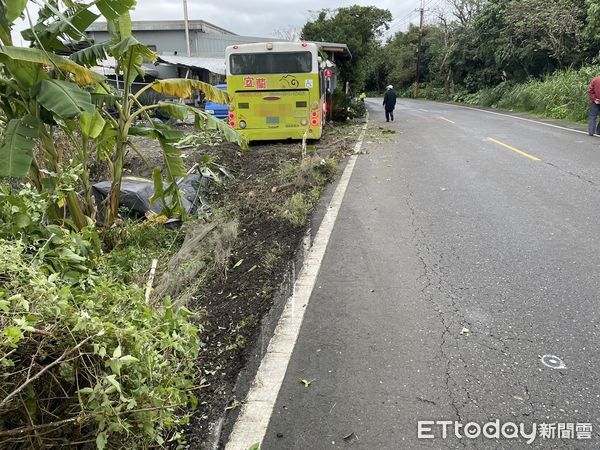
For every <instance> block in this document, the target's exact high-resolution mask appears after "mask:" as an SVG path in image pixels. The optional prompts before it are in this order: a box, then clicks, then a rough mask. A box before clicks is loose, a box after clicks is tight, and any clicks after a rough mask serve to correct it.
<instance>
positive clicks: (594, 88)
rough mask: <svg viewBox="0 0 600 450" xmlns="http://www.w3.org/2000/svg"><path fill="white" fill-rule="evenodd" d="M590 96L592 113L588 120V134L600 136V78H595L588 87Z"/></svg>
mask: <svg viewBox="0 0 600 450" xmlns="http://www.w3.org/2000/svg"><path fill="white" fill-rule="evenodd" d="M588 95H589V96H590V113H589V118H588V134H589V135H590V136H593V135H594V134H600V127H598V115H600V76H598V77H595V78H594V79H593V80H592V81H591V83H590V85H589V86H588Z"/></svg>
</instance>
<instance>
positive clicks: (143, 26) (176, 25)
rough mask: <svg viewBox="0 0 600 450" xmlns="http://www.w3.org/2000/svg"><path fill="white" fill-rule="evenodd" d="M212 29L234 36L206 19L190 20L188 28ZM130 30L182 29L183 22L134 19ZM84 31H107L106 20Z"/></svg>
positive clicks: (231, 32) (183, 26)
mask: <svg viewBox="0 0 600 450" xmlns="http://www.w3.org/2000/svg"><path fill="white" fill-rule="evenodd" d="M205 28H206V29H212V30H214V31H217V32H219V33H224V34H228V35H233V36H235V35H236V34H235V33H234V32H233V31H229V30H226V29H225V28H221V27H219V26H218V25H215V24H212V23H210V22H207V21H206V20H190V21H189V29H190V30H204V29H205ZM131 29H132V31H134V32H135V31H162V30H184V29H185V22H184V21H183V20H134V21H133V22H131ZM86 31H107V24H106V22H102V21H98V22H94V23H93V24H91V25H90V26H89V27H88V28H87V30H86Z"/></svg>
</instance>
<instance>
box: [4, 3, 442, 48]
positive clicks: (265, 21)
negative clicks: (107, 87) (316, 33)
mask: <svg viewBox="0 0 600 450" xmlns="http://www.w3.org/2000/svg"><path fill="white" fill-rule="evenodd" d="M420 3H421V0H380V1H374V0H354V1H342V0H304V1H296V0H293V1H289V0H213V1H206V0H188V11H189V18H190V20H193V19H203V20H206V21H207V22H211V23H213V24H215V25H218V26H220V27H222V28H225V29H227V30H229V31H232V32H234V33H236V34H240V35H244V36H258V37H281V36H280V35H278V33H277V31H289V30H291V29H295V30H300V29H301V28H302V26H303V25H304V24H305V23H306V22H307V21H308V20H309V19H310V18H311V17H313V13H314V12H316V11H320V10H321V9H324V8H328V9H336V8H343V7H347V6H351V5H356V4H358V5H361V6H376V7H378V8H381V9H388V10H389V11H390V12H391V13H392V22H391V23H390V25H391V28H390V31H389V34H392V33H394V32H396V31H405V30H406V29H408V26H409V24H410V23H411V22H412V23H414V24H417V23H418V21H419V13H418V11H417V10H418V8H419V6H420ZM424 3H425V9H426V11H427V12H426V14H425V18H426V19H425V20H426V22H427V20H428V18H429V17H433V16H434V15H435V11H436V10H438V9H439V8H440V7H441V6H442V5H444V4H445V3H446V0H425V1H424ZM36 9H37V8H35V7H33V6H31V5H30V12H31V14H32V16H34V17H35V15H37V12H36ZM133 19H134V20H175V19H183V0H138V1H137V7H136V9H135V10H134V11H133ZM25 28H28V26H27V24H26V22H24V21H20V23H17V24H16V26H15V28H14V30H13V39H14V42H15V45H23V44H24V43H23V42H22V39H21V37H20V35H19V33H20V31H21V30H23V29H25Z"/></svg>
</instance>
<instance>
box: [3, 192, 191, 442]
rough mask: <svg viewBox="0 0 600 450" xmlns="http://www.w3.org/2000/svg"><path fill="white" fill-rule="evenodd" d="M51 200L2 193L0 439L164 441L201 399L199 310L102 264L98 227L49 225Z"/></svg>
mask: <svg viewBox="0 0 600 450" xmlns="http://www.w3.org/2000/svg"><path fill="white" fill-rule="evenodd" d="M47 206H48V202H47V200H46V199H45V198H44V197H43V196H40V195H39V194H36V193H35V192H34V191H32V190H31V188H29V187H25V188H23V189H22V190H21V191H19V192H17V193H16V194H13V193H11V191H10V190H9V189H8V188H6V187H2V188H1V189H0V377H1V379H2V383H1V384H0V442H2V443H3V444H6V445H12V446H13V447H14V448H22V447H32V446H33V447H40V448H41V447H49V446H54V447H66V446H68V445H70V444H72V443H74V442H95V443H96V445H97V447H98V448H101V449H102V448H105V447H107V448H140V447H142V448H148V447H150V446H155V445H157V444H158V445H162V444H163V443H164V442H165V439H173V438H175V437H176V436H177V432H176V429H177V427H179V426H180V425H182V424H184V423H185V422H186V420H187V414H186V410H187V409H186V407H189V406H194V405H195V403H196V400H195V398H194V397H193V395H191V394H190V393H191V392H193V387H194V374H195V370H194V363H195V361H196V359H197V355H198V351H199V342H198V336H197V335H198V328H197V327H196V326H194V325H193V324H192V317H191V313H190V312H189V311H188V310H187V309H185V308H179V309H175V308H173V306H172V305H171V304H170V301H169V300H168V299H167V300H165V301H164V302H163V303H162V304H160V305H148V304H146V300H145V296H144V291H143V289H142V288H140V287H137V286H135V285H131V286H127V285H125V284H124V283H122V282H119V281H118V280H115V279H114V278H109V277H107V276H106V275H104V274H102V273H101V272H99V271H98V270H97V268H96V265H97V264H99V263H101V260H102V255H101V253H100V250H99V246H95V245H94V244H93V242H95V241H98V236H97V235H96V232H95V229H94V228H93V226H92V225H90V226H89V227H88V228H87V229H86V230H84V231H83V232H82V233H75V232H72V231H69V230H66V229H64V228H60V227H58V226H54V225H47V218H46V216H45V209H46V208H47ZM149 236H150V234H148V236H146V237H145V236H143V235H142V233H139V234H136V236H135V237H134V238H131V241H135V240H136V239H138V240H139V241H138V244H139V245H144V244H147V243H148V242H149V241H147V240H146V239H149ZM32 424H35V427H32Z"/></svg>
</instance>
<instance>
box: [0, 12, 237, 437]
mask: <svg viewBox="0 0 600 450" xmlns="http://www.w3.org/2000/svg"><path fill="white" fill-rule="evenodd" d="M34 5H35V6H37V7H39V8H40V9H39V14H38V17H37V20H36V21H34V18H32V17H31V16H30V10H33V9H34V8H33V7H34ZM134 6H135V0H94V1H91V0H88V1H72V0H36V1H31V2H29V1H27V0H0V11H1V12H2V14H0V135H1V136H2V142H1V143H0V379H1V380H2V382H1V383H0V442H1V443H2V445H1V446H2V447H3V448H5V447H12V448H48V447H58V448H63V447H66V446H70V445H78V444H86V443H90V444H95V445H96V446H97V447H98V448H100V449H102V448H105V447H108V448H148V447H152V446H157V445H163V444H164V443H165V442H166V441H167V440H173V441H178V440H179V435H178V428H179V427H180V425H182V424H184V423H185V422H186V420H187V415H188V413H189V411H190V407H194V406H195V404H196V399H195V396H194V392H195V389H196V388H195V384H194V382H195V372H196V371H195V370H193V366H194V364H195V363H196V359H197V356H198V352H199V348H200V341H199V336H198V332H199V326H198V325H197V324H196V321H195V319H194V317H193V315H192V314H191V313H190V312H189V311H188V310H187V309H186V308H185V307H183V306H180V305H179V306H178V307H177V308H175V307H174V306H173V305H172V304H171V301H170V300H169V298H168V297H166V296H163V297H157V298H152V297H151V296H150V295H149V294H150V291H148V295H145V292H144V289H143V288H141V287H140V286H139V283H137V282H138V281H142V282H144V283H145V279H146V278H147V276H144V273H145V272H146V271H147V270H148V266H149V263H150V261H149V259H150V258H152V257H157V254H160V253H161V252H163V251H164V250H165V248H169V247H172V245H173V244H176V242H177V241H178V240H179V239H180V237H179V234H178V233H174V235H173V234H172V233H171V232H170V231H169V230H166V228H164V227H163V226H162V225H160V224H158V223H157V222H153V221H148V222H146V223H145V224H144V225H140V224H129V225H128V224H127V223H124V221H123V220H121V218H120V217H119V214H120V210H119V205H120V202H119V196H120V187H121V182H122V179H123V174H124V157H125V152H126V151H127V150H128V149H129V150H131V151H138V150H137V149H136V148H135V145H134V142H133V140H132V139H130V137H131V136H132V135H141V136H146V137H148V138H152V139H155V140H157V141H158V142H159V143H160V147H161V149H162V152H163V165H162V167H161V168H158V167H157V168H154V170H153V173H152V175H153V181H154V197H153V200H159V199H160V200H162V203H163V205H164V211H163V212H164V213H165V214H168V215H173V216H177V217H180V218H185V215H186V211H185V209H184V207H183V205H182V200H181V193H180V189H179V187H178V182H179V181H180V178H181V177H183V176H185V175H186V167H185V164H184V160H183V157H182V152H181V150H180V149H179V148H178V147H177V144H178V143H180V142H181V140H182V138H183V137H184V135H183V133H181V132H180V131H177V130H173V129H172V128H170V127H169V126H168V125H166V124H164V123H162V122H160V121H155V120H153V117H151V114H152V113H153V111H156V110H162V111H166V112H167V113H168V114H169V116H171V117H175V118H178V119H187V118H188V116H191V117H194V119H195V125H196V128H197V129H200V130H201V131H202V132H203V133H204V134H203V135H202V136H206V135H207V133H208V131H207V130H209V129H211V130H212V129H215V130H218V131H219V132H220V133H221V134H222V135H223V136H224V138H225V139H228V140H230V141H234V142H237V143H238V144H240V145H241V146H245V141H244V140H243V138H242V137H241V136H240V135H238V134H237V133H236V132H235V131H234V130H233V129H231V128H230V127H229V126H228V125H227V124H225V123H224V122H222V121H218V120H217V119H214V118H212V117H211V116H208V115H206V114H205V113H204V112H202V111H199V110H197V109H195V108H191V107H189V106H187V105H185V104H183V103H175V102H166V101H159V100H158V99H157V100H155V101H153V102H146V103H142V101H141V98H142V95H143V94H144V93H145V92H149V91H155V92H157V93H161V94H165V95H167V96H170V97H181V98H189V97H191V96H192V95H193V94H194V92H195V91H202V92H204V93H205V95H206V97H207V98H209V99H212V100H216V101H221V102H226V101H228V97H227V94H225V93H224V92H222V91H220V90H218V89H216V88H214V87H213V86H210V85H208V84H206V83H203V82H200V81H197V80H192V79H171V80H155V81H153V82H148V83H147V84H146V85H145V86H144V87H143V88H141V89H140V90H139V91H137V92H134V91H133V89H132V87H133V83H134V81H135V80H139V81H141V80H142V79H143V78H144V64H145V63H147V62H152V61H154V60H155V59H156V57H157V55H156V54H155V53H154V52H153V51H151V50H150V49H149V48H148V47H147V46H146V45H144V44H142V43H140V42H139V41H138V40H137V39H136V38H135V37H134V36H133V34H132V26H131V17H130V10H131V9H132V8H133V7H134ZM19 18H24V19H26V20H27V21H28V22H29V23H30V24H31V27H30V28H29V29H27V30H25V31H24V32H23V33H22V36H23V38H24V40H25V41H27V44H28V46H27V47H17V46H14V45H13V43H12V37H11V31H12V29H13V27H14V24H15V21H16V20H17V19H19ZM99 18H103V19H104V20H106V21H107V22H108V30H109V34H110V39H109V40H108V41H106V42H90V41H89V40H88V38H87V36H86V35H85V30H86V28H87V27H88V26H89V25H90V24H91V23H93V22H94V21H95V20H96V19H99ZM74 47H75V48H80V50H78V51H75V52H73V50H74ZM68 53H71V54H70V56H69V57H65V56H63V55H65V54H68ZM107 58H114V60H115V62H116V65H117V69H116V70H117V71H118V75H119V78H120V80H121V82H120V84H119V89H115V87H114V86H113V85H111V84H110V82H109V80H107V79H105V78H104V77H103V76H100V75H98V74H97V73H95V72H93V71H92V70H91V68H92V67H93V66H95V65H98V63H99V61H102V60H104V59H107ZM200 138H201V137H200ZM190 139H194V138H192V137H190ZM92 166H94V167H95V169H96V171H97V172H99V173H102V174H107V175H108V176H109V177H110V178H109V179H110V182H111V188H110V193H109V195H108V197H107V199H106V200H105V201H103V202H100V203H96V201H95V198H94V197H93V195H92V189H91V187H92V186H91V183H92V181H93V180H92V176H91V172H92V170H91V169H92ZM159 217H163V218H165V217H164V216H159ZM165 219H166V218H165ZM97 223H102V224H103V225H104V229H103V230H100V231H99V230H98V229H97ZM169 243H170V245H169ZM105 251H106V253H105ZM142 277H143V278H144V279H142V280H140V278H142Z"/></svg>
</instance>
